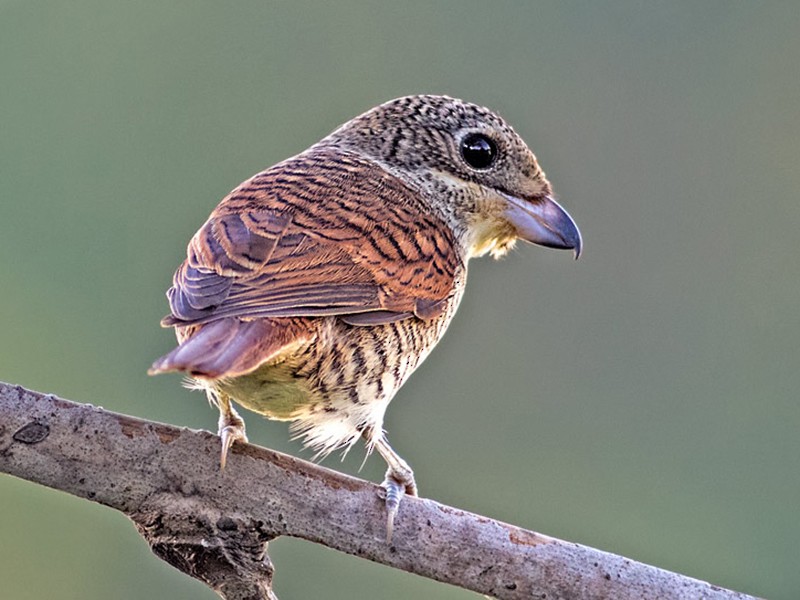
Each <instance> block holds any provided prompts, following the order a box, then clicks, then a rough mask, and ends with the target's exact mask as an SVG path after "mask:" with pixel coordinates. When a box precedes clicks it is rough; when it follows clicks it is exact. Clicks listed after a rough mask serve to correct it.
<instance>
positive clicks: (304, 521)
mask: <svg viewBox="0 0 800 600" xmlns="http://www.w3.org/2000/svg"><path fill="white" fill-rule="evenodd" d="M218 458H219V440H218V438H217V436H215V435H213V434H211V433H209V432H205V431H193V430H189V429H185V428H178V427H173V426H171V425H164V424H161V423H154V422H151V421H144V420H141V419H137V418H134V417H129V416H125V415H120V414H115V413H112V412H109V411H106V410H103V409H101V408H97V407H93V406H91V405H85V404H76V403H74V402H69V401H67V400H62V399H60V398H56V397H55V396H52V395H43V394H39V393H37V392H32V391H28V390H25V389H23V388H21V387H19V386H13V385H8V384H3V383H0V472H5V473H9V474H11V475H14V476H16V477H20V478H22V479H27V480H29V481H34V482H36V483H40V484H42V485H46V486H49V487H52V488H56V489H59V490H63V491H66V492H69V493H70V494H74V495H76V496H80V497H82V498H86V499H88V500H93V501H95V502H99V503H101V504H105V505H106V506H110V507H112V508H115V509H117V510H119V511H122V512H123V513H125V514H126V515H127V516H128V517H130V518H131V519H132V520H133V521H134V523H135V524H136V527H137V529H138V531H139V533H140V534H141V535H142V536H143V537H144V538H145V539H146V540H147V541H148V543H149V544H150V546H151V548H152V549H153V551H154V552H155V554H156V555H157V556H158V557H159V558H161V559H163V560H165V561H167V562H168V563H170V564H171V565H173V566H174V567H176V568H178V569H180V570H181V571H183V572H184V573H187V574H188V575H191V576H192V577H195V578H197V579H199V580H200V581H202V582H204V583H205V584H206V585H208V586H210V587H211V588H213V589H214V590H216V591H217V593H218V594H219V595H220V596H222V597H223V598H226V599H229V600H230V599H237V600H245V599H248V600H250V599H253V600H256V599H259V600H260V599H267V598H275V596H274V594H273V593H272V588H271V583H272V573H273V569H272V563H271V562H270V560H269V557H268V555H267V542H269V540H271V539H274V538H276V537H278V536H281V535H289V536H294V537H298V538H302V539H305V540H309V541H312V542H317V543H320V544H323V545H325V546H328V547H329V548H334V549H336V550H340V551H342V552H347V553H348V554H353V555H355V556H360V557H362V558H366V559H369V560H372V561H375V562H379V563H382V564H385V565H389V566H392V567H396V568H398V569H403V570H405V571H408V572H411V573H417V574H418V575H422V576H424V577H429V578H431V579H436V580H438V581H443V582H446V583H450V584H452V585H456V586H460V587H463V588H466V589H469V590H474V591H476V592H480V593H483V594H486V595H489V596H494V597H496V598H502V599H505V598H507V599H520V598H547V599H549V600H554V599H558V598H563V599H570V600H574V599H601V598H602V599H607V598H614V599H616V600H627V599H631V600H632V599H636V600H643V599H645V600H646V599H656V598H658V599H662V600H666V599H676V600H677V599H684V598H685V599H689V598H691V599H695V598H705V599H709V600H711V599H718V600H723V599H725V600H731V599H734V598H736V599H740V600H743V599H746V598H752V597H751V596H747V595H745V594H740V593H737V592H732V591H729V590H725V589H721V588H719V587H716V586H713V585H710V584H708V583H705V582H702V581H698V580H696V579H691V578H688V577H684V576H682V575H678V574H675V573H671V572H668V571H664V570H662V569H658V568H655V567H651V566H648V565H644V564H641V563H637V562H635V561H632V560H628V559H626V558H623V557H620V556H616V555H613V554H609V553H606V552H602V551H599V550H594V549H592V548H588V547H585V546H581V545H579V544H573V543H570V542H565V541H561V540H557V539H554V538H551V537H547V536H544V535H541V534H538V533H534V532H532V531H526V530H524V529H520V528H519V527H515V526H513V525H507V524H505V523H500V522H498V521H495V520H493V519H489V518H487V517H481V516H478V515H475V514H471V513H468V512H465V511H462V510H458V509H456V508H451V507H449V506H444V505H442V504H438V503H437V502H434V501H432V500H427V499H422V498H405V499H404V500H403V503H402V505H401V507H400V513H399V515H398V518H397V521H396V524H395V532H394V537H393V541H392V544H391V545H389V544H387V543H386V540H385V533H386V532H385V514H384V507H383V503H382V500H381V490H380V488H379V487H378V486H376V485H374V484H371V483H367V482H365V481H362V480H359V479H355V478H353V477H349V476H347V475H343V474H340V473H336V472H334V471H331V470H329V469H326V468H323V467H320V466H317V465H314V464H311V463H308V462H306V461H302V460H299V459H297V458H293V457H291V456H286V455H284V454H280V453H277V452H273V451H271V450H267V449H264V448H259V447H257V446H252V445H242V444H235V445H234V446H233V449H232V452H231V455H230V457H229V460H228V465H227V467H226V469H225V470H224V471H222V472H221V471H220V470H219V464H218Z"/></svg>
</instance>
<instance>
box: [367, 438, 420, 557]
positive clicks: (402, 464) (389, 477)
mask: <svg viewBox="0 0 800 600" xmlns="http://www.w3.org/2000/svg"><path fill="white" fill-rule="evenodd" d="M373 445H374V447H375V449H376V450H377V451H378V454H380V455H381V456H382V457H383V460H385V461H386V464H387V465H388V466H389V469H388V470H387V471H386V479H384V480H383V484H382V485H383V487H384V489H385V490H386V541H387V543H391V541H392V532H393V531H394V518H395V517H396V516H397V511H398V509H399V508H400V500H401V499H402V498H403V496H404V495H405V494H408V495H410V496H416V495H417V483H416V482H415V481H414V471H412V470H411V467H410V466H408V463H407V462H406V461H404V460H403V459H402V458H401V457H400V455H399V454H397V452H395V451H394V450H393V449H392V447H391V446H390V445H389V442H388V441H387V440H386V437H385V436H383V435H381V436H380V437H378V438H377V439H376V440H375V441H374V442H373Z"/></svg>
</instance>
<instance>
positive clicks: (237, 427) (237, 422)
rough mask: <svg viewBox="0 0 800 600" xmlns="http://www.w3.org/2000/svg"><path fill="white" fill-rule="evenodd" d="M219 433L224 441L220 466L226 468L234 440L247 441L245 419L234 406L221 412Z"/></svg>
mask: <svg viewBox="0 0 800 600" xmlns="http://www.w3.org/2000/svg"><path fill="white" fill-rule="evenodd" d="M217 434H218V435H219V437H220V440H221V441H222V450H221V452H220V456H219V468H220V469H224V468H225V464H226V462H227V460H228V450H230V449H231V446H233V442H235V441H240V442H244V443H247V434H246V433H245V430H244V421H243V420H242V418H241V417H240V416H239V415H238V414H237V413H236V411H235V410H233V408H230V411H229V412H227V413H220V417H219V430H218V432H217Z"/></svg>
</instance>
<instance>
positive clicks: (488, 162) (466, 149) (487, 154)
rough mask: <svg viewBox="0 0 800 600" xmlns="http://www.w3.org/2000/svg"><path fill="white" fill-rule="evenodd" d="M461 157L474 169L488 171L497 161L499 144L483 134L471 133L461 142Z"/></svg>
mask: <svg viewBox="0 0 800 600" xmlns="http://www.w3.org/2000/svg"><path fill="white" fill-rule="evenodd" d="M461 156H463V157H464V160H465V161H466V163H467V164H468V165H469V166H470V167H472V168H473V169H488V168H489V167H491V166H492V164H494V161H495V160H496V159H497V144H495V143H494V142H493V141H492V140H491V139H489V138H488V137H486V136H485V135H483V134H482V133H470V134H469V135H468V136H467V137H465V138H464V139H463V140H462V141H461Z"/></svg>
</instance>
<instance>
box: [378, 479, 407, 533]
mask: <svg viewBox="0 0 800 600" xmlns="http://www.w3.org/2000/svg"><path fill="white" fill-rule="evenodd" d="M383 489H385V490H386V498H385V502H386V543H387V544H391V543H392V534H393V533H394V518H395V517H396V516H397V511H398V510H400V500H401V499H402V498H403V496H404V495H405V493H406V486H405V485H404V484H402V483H400V482H399V481H397V480H396V479H393V478H391V477H387V478H386V481H384V482H383Z"/></svg>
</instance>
